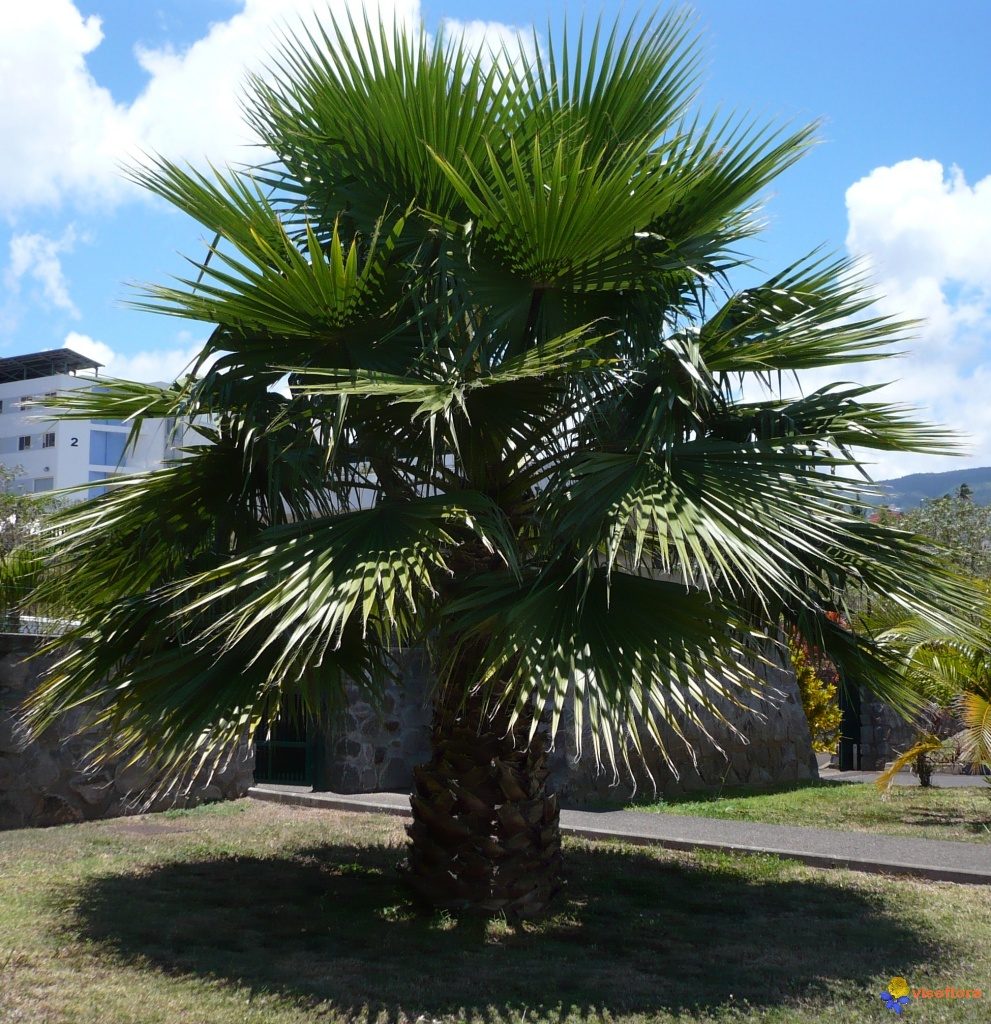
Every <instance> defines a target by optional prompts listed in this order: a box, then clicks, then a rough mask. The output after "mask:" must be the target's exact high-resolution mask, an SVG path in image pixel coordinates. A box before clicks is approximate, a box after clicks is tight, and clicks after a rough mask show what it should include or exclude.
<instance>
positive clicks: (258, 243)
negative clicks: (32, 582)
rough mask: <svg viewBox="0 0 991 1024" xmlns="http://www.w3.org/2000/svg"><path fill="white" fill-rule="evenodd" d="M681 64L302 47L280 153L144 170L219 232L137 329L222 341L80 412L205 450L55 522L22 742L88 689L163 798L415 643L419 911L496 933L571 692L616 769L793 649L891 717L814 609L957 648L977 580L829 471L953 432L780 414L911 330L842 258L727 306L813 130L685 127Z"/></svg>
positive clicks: (533, 51) (849, 402) (569, 40)
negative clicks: (937, 638) (884, 612)
mask: <svg viewBox="0 0 991 1024" xmlns="http://www.w3.org/2000/svg"><path fill="white" fill-rule="evenodd" d="M697 61H698V50H697V46H696V44H695V42H694V40H693V37H692V26H691V23H690V21H689V20H688V19H687V18H686V17H685V16H684V15H682V14H670V15H665V16H660V17H652V18H649V19H646V20H641V21H639V22H636V23H634V24H632V25H631V26H629V27H628V28H627V29H626V30H623V29H621V28H620V27H619V26H618V25H617V26H613V27H604V26H602V25H596V26H595V27H594V28H592V29H591V30H589V31H585V30H584V29H579V30H578V32H577V34H574V33H571V34H569V33H568V32H564V33H561V34H555V33H552V34H551V35H550V37H549V38H548V40H547V42H546V43H545V44H544V45H542V46H533V47H530V46H529V45H521V46H520V48H519V52H516V51H513V52H508V51H500V52H498V53H495V54H486V53H479V52H476V51H474V50H472V49H471V48H469V47H468V46H467V45H466V44H465V43H464V42H463V41H460V40H457V39H447V38H443V37H441V36H437V37H435V38H433V39H431V38H430V37H428V36H427V35H426V34H424V33H423V32H419V33H413V34H408V33H406V32H404V31H401V30H400V29H398V28H397V29H391V28H387V27H386V28H378V29H372V28H369V27H368V26H367V25H366V26H364V27H363V28H359V27H356V26H355V25H353V24H344V23H339V24H335V23H333V22H330V23H328V24H326V25H325V26H324V28H323V29H322V30H320V31H316V32H314V33H310V34H306V33H305V32H301V33H300V35H299V36H297V37H291V36H287V37H286V38H285V39H284V40H283V42H282V44H281V45H280V47H279V49H278V50H277V52H276V54H275V56H274V57H273V59H272V66H271V68H270V69H269V73H268V74H266V75H265V76H264V77H255V78H252V79H251V81H250V88H249V92H248V96H247V99H246V101H245V106H246V111H247V116H248V119H249V120H250V123H251V124H252V125H253V127H254V129H255V131H256V132H257V133H258V135H259V137H260V138H261V140H262V141H263V142H264V144H265V146H266V147H267V150H268V151H270V153H271V160H270V161H268V162H262V163H260V164H259V165H258V166H257V167H254V168H249V169H246V170H236V171H234V170H229V171H226V172H222V173H220V172H217V173H210V174H203V173H199V172H196V171H193V170H188V169H183V168H182V167H179V166H177V165H176V164H174V163H171V162H169V161H168V160H166V159H160V158H156V159H153V160H149V162H148V163H147V165H146V166H144V167H142V168H141V169H138V170H136V171H135V172H134V177H135V179H136V180H137V181H138V182H139V183H140V184H141V185H143V186H144V187H146V188H147V189H148V190H149V191H150V192H152V193H154V194H155V195H157V196H159V197H161V198H163V199H165V200H166V201H167V202H169V203H171V204H172V205H173V206H175V207H176V208H177V209H178V210H181V211H183V212H184V213H186V214H189V215H190V216H191V217H193V218H195V219H196V220H197V221H198V222H199V223H200V224H202V225H203V226H204V227H205V228H206V229H207V230H208V231H209V232H210V233H211V234H215V235H216V241H215V242H214V244H213V245H212V246H210V249H209V252H208V254H207V256H206V258H203V259H198V260H193V261H192V265H193V271H192V273H191V275H190V276H189V278H187V279H180V280H178V281H177V282H175V283H173V284H171V285H167V286H150V287H148V288H147V289H146V290H145V291H144V293H143V296H142V297H141V298H140V299H139V300H138V301H137V303H136V304H137V305H138V307H139V308H142V309H145V310H151V311H154V312H157V313H164V314H166V315H169V316H174V317H184V318H187V319H191V320H195V321H198V322H204V323H208V324H211V325H214V327H213V331H212V334H211V335H210V337H209V340H208V341H207V342H206V344H205V345H204V347H203V351H202V353H201V355H200V358H199V362H198V365H197V368H196V371H197V374H199V376H195V377H191V378H190V379H188V380H185V381H183V382H180V383H177V384H176V385H175V386H174V387H172V388H165V389H158V388H154V387H151V386H144V385H125V384H122V383H121V384H117V385H114V384H109V385H107V384H105V385H104V389H103V390H102V391H101V392H100V393H92V394H88V395H81V394H80V393H79V392H74V393H73V396H71V397H69V398H67V399H66V402H67V404H68V406H69V408H68V411H67V413H66V414H67V415H69V416H78V417H87V418H88V417H91V416H100V417H106V416H113V417H123V418H130V419H132V420H133V421H134V423H135V424H136V427H137V426H140V423H141V422H142V421H143V420H145V419H147V418H149V417H172V418H176V419H185V420H187V421H188V420H190V419H197V418H198V419H197V422H200V423H203V424H204V425H203V426H202V428H201V433H203V434H205V435H206V436H207V438H208V440H209V442H210V443H209V444H208V445H202V446H197V445H190V446H188V447H186V448H185V450H184V451H183V452H182V454H181V457H180V458H178V459H177V460H175V461H174V462H172V463H170V464H169V465H167V466H166V467H165V468H163V469H161V470H159V471H157V472H153V473H142V474H136V475H134V476H131V477H127V478H121V479H118V480H115V481H114V482H113V483H112V484H111V485H110V487H109V490H108V493H107V494H106V495H105V496H103V497H101V498H98V499H96V500H93V501H87V502H83V503H81V504H79V505H77V506H75V507H74V508H72V509H70V510H68V511H67V512H65V513H64V514H63V515H62V516H61V517H60V519H59V521H58V523H57V524H56V527H55V530H56V532H55V534H54V535H53V537H54V539H53V542H52V545H51V555H50V558H51V560H52V563H53V566H52V567H53V570H56V571H55V573H54V575H55V576H56V577H57V578H58V580H59V581H60V583H59V586H60V587H61V590H59V591H58V594H57V595H56V594H50V595H49V598H50V599H55V597H56V596H57V597H59V598H60V599H61V600H63V601H64V602H65V603H66V605H67V606H68V607H70V608H72V609H73V616H74V617H75V618H76V619H78V620H79V622H80V624H79V626H78V628H77V629H75V630H74V632H73V633H72V636H71V639H72V640H73V641H74V643H75V646H74V647H73V648H72V649H70V651H69V653H68V654H67V655H66V656H65V657H64V658H63V660H62V661H61V663H60V664H59V665H58V666H57V668H56V669H55V670H54V671H53V672H52V674H51V676H50V677H49V678H48V680H47V681H46V682H45V683H44V685H43V686H42V687H41V688H40V689H39V690H38V692H37V693H36V694H35V696H34V698H33V700H32V702H31V705H30V715H31V719H32V721H33V723H34V724H35V726H36V727H43V726H44V725H45V723H46V722H49V721H50V720H51V719H52V718H53V717H54V716H57V715H58V714H60V713H61V712H62V711H63V710H64V709H65V708H67V707H69V706H71V705H74V704H75V703H77V702H80V701H89V702H92V706H93V707H94V708H95V709H97V710H96V712H95V714H96V715H97V717H98V718H99V719H100V720H101V721H102V722H103V723H105V724H106V725H108V726H110V727H112V738H111V739H110V740H108V741H107V742H106V744H105V745H104V748H103V751H102V752H103V753H114V752H115V751H121V750H128V751H130V752H132V753H133V752H134V751H139V752H143V753H144V755H145V756H147V757H149V758H153V759H154V760H155V762H156V763H157V764H158V765H160V766H161V767H162V768H163V769H167V770H169V771H179V770H180V769H181V768H183V767H184V766H186V765H188V764H189V763H190V760H191V759H193V758H202V759H208V758H209V757H210V756H213V752H215V751H217V750H223V749H229V747H230V745H231V744H232V743H233V742H234V741H236V740H237V739H238V738H239V737H241V736H243V735H244V734H245V733H247V732H250V731H251V730H252V729H254V728H256V727H257V726H258V724H259V723H264V722H268V721H271V720H272V719H273V718H274V717H275V716H276V715H277V714H278V708H279V706H280V704H281V702H282V701H284V700H285V699H286V698H287V696H292V697H293V698H296V697H299V698H301V699H302V702H303V704H304V705H305V706H306V707H307V708H308V709H309V710H310V711H311V712H313V713H320V712H323V711H325V710H327V709H330V710H331V711H333V709H334V708H335V707H336V706H338V705H339V704H340V702H341V701H342V700H343V699H344V694H345V686H346V684H347V682H348V681H349V680H350V681H352V682H353V684H354V685H356V686H358V687H359V688H360V690H361V691H362V692H363V693H364V695H365V696H366V697H367V699H370V700H374V699H376V697H377V696H378V695H380V694H381V693H382V687H383V685H384V683H385V681H387V679H388V678H389V674H390V671H391V668H392V665H393V659H394V655H395V651H396V650H397V649H403V648H409V647H412V646H425V647H426V649H427V650H428V652H429V655H430V659H431V663H432V665H433V668H434V670H435V672H436V679H437V685H436V694H435V712H434V727H433V755H432V757H431V759H430V761H429V762H428V763H427V764H425V765H423V766H422V767H420V768H419V769H418V770H417V772H416V779H415V792H414V794H413V797H412V805H413V815H414V817H413V824H412V826H411V828H410V847H409V857H408V864H407V876H408V877H409V879H410V881H411V882H412V883H413V884H414V886H415V888H416V890H417V891H418V892H419V893H420V894H421V895H422V896H423V897H424V898H425V899H426V900H427V901H429V902H430V903H431V904H433V905H435V906H443V907H449V908H465V909H468V908H471V909H477V910H481V911H483V912H487V913H495V912H504V913H506V914H508V915H513V916H517V917H524V916H527V915H530V914H535V913H538V912H540V911H541V910H542V909H543V908H544V907H546V906H547V904H548V902H549V901H550V899H551V898H552V896H553V894H554V892H555V891H556V889H557V887H558V885H559V877H560V859H561V856H560V836H559V829H558V808H557V803H556V800H555V797H554V796H553V795H552V794H549V793H548V792H547V788H546V785H545V779H546V774H547V748H548V745H549V744H550V743H551V742H552V740H553V737H554V735H555V733H556V731H557V729H558V725H559V721H560V719H561V715H562V711H563V709H564V708H565V705H566V704H570V705H571V707H572V708H573V711H574V716H575V721H576V729H577V732H578V735H579V736H581V735H582V734H583V732H585V731H586V730H587V731H588V732H590V734H591V737H592V740H591V746H592V750H591V756H593V757H594V758H596V760H597V761H600V762H605V763H608V764H610V765H612V766H613V767H615V766H616V765H620V766H622V763H623V760H624V758H626V757H628V756H630V753H631V751H632V753H634V754H635V753H636V752H637V750H638V749H639V748H640V747H641V745H642V744H643V743H646V742H655V743H658V744H660V745H662V747H664V749H667V748H668V747H669V746H670V745H671V744H672V743H675V742H677V741H678V737H680V736H685V735H689V734H690V730H691V728H692V727H693V726H697V727H699V728H701V729H703V730H704V729H706V728H708V727H709V726H710V725H711V723H712V722H713V721H714V720H715V721H719V720H720V719H722V718H723V717H724V714H725V711H726V709H727V707H729V706H731V705H733V704H735V703H740V702H742V701H744V700H746V699H747V698H748V696H749V695H750V694H751V693H758V694H760V693H761V692H762V686H763V684H762V683H761V681H760V676H759V674H758V673H756V672H755V666H758V665H759V663H760V659H761V658H763V657H764V656H765V655H766V654H767V652H768V650H769V649H770V648H771V647H773V645H774V643H775V638H776V637H777V636H778V635H779V630H780V629H781V628H782V627H785V628H787V629H788V630H795V631H797V632H798V633H799V634H800V635H802V636H804V637H806V638H807V639H808V640H809V642H810V643H813V644H814V645H815V646H817V647H818V648H820V649H822V650H824V651H825V652H826V653H827V654H828V656H829V657H830V658H831V659H832V660H833V662H834V663H835V664H836V665H837V666H838V667H839V668H840V669H841V671H842V672H843V673H844V676H845V677H846V678H847V679H849V680H855V679H858V678H861V677H863V676H864V674H865V673H869V674H870V675H871V676H872V685H873V687H874V689H875V690H876V691H878V692H881V693H883V694H885V695H887V696H889V697H891V698H893V699H898V698H904V697H905V695H906V693H907V690H906V688H905V687H904V686H903V683H902V680H901V678H900V675H899V673H898V670H897V666H893V665H892V664H890V663H889V661H887V660H885V658H884V657H883V656H882V655H883V654H884V652H883V650H882V649H881V648H879V647H878V645H876V644H875V643H874V642H872V641H871V640H870V639H869V638H866V637H862V636H857V635H855V634H851V633H849V632H847V631H846V630H842V629H840V628H838V627H837V626H835V625H834V623H833V622H831V621H830V619H829V616H828V613H829V612H831V611H835V610H837V607H838V598H837V596H836V595H837V594H840V593H842V592H844V590H845V589H847V588H849V587H850V586H852V585H854V584H855V585H856V586H857V587H859V588H862V589H864V590H865V591H867V592H870V593H879V594H882V595H884V597H885V599H888V600H891V601H893V602H895V603H896V604H898V605H900V606H902V607H904V608H905V609H906V610H907V611H911V612H913V613H916V614H918V615H920V616H922V617H923V618H924V619H925V620H926V621H929V622H933V623H937V624H939V625H941V626H942V627H945V628H947V629H955V628H957V627H958V625H959V624H960V623H961V622H962V620H963V615H962V611H961V610H962V609H963V608H964V607H965V606H968V605H969V604H971V603H972V595H971V593H970V591H969V589H968V587H967V585H966V584H965V583H963V582H961V581H960V580H958V579H957V578H956V577H955V576H954V575H953V574H952V573H951V572H949V571H948V570H946V569H944V568H943V566H942V565H941V564H940V562H939V560H938V559H937V558H935V557H933V556H932V555H931V554H930V553H929V552H928V549H927V548H926V546H925V545H924V544H923V543H921V542H919V541H917V540H916V539H915V538H913V537H912V536H910V535H909V534H906V533H903V532H900V531H898V530H896V529H893V528H890V527H886V526H882V525H878V524H872V523H870V522H868V521H867V519H866V517H865V516H864V515H863V514H862V513H861V509H860V507H859V506H858V499H857V497H856V495H857V493H858V491H859V490H860V489H861V487H862V483H861V477H860V470H861V467H860V463H859V461H858V456H857V455H856V454H855V452H854V451H853V450H852V448H851V446H852V445H857V446H859V447H860V448H861V449H876V450H882V451H885V450H888V451H890V450H895V451H921V452H928V451H944V450H945V449H946V447H947V445H948V444H949V442H948V439H947V438H946V437H945V436H944V435H943V434H942V433H941V432H940V431H938V430H935V429H931V428H929V427H926V426H924V425H921V424H918V423H915V422H913V421H912V420H911V419H909V418H907V417H906V416H905V415H904V414H903V413H902V411H901V410H899V409H898V408H896V407H893V406H891V405H888V404H885V403H883V402H880V401H878V400H877V399H876V397H875V396H874V395H873V394H872V389H870V388H865V387H857V386H853V385H834V386H830V387H824V388H821V389H819V390H816V391H814V392H813V393H811V394H808V395H804V396H800V397H788V396H787V395H786V394H784V393H783V392H782V391H781V390H780V389H779V388H777V387H776V385H778V384H781V383H782V382H783V381H784V380H785V379H786V376H787V375H788V374H791V373H792V372H797V371H802V370H807V369H814V368H816V369H817V368H822V367H828V366H832V365H836V364H841V363H848V362H850V361H856V360H867V359H875V358H878V357H880V356H881V355H882V354H883V352H884V351H885V346H886V345H887V344H888V343H889V342H891V341H892V340H895V339H899V338H901V337H903V336H904V334H905V330H906V328H905V325H904V324H899V323H892V322H889V321H888V320H885V319H881V318H878V317H876V316H874V315H873V314H871V313H870V312H869V309H868V307H869V303H870V297H869V296H866V295H865V294H864V292H863V290H862V283H861V282H860V281H859V280H858V279H857V277H856V274H854V273H853V272H852V271H851V268H850V267H848V266H847V264H846V263H844V262H843V261H830V260H824V259H822V258H818V257H811V258H808V259H805V260H802V261H800V262H797V263H795V264H794V265H793V266H790V267H788V268H787V269H786V270H784V271H782V272H780V273H778V274H776V275H774V276H773V277H771V278H770V279H768V280H767V281H766V282H764V283H762V284H757V285H754V286H751V287H747V288H745V289H743V290H737V291H733V290H732V289H731V287H730V284H729V275H730V273H731V272H732V271H733V270H734V268H737V267H739V266H740V265H741V264H742V263H743V262H744V258H743V257H742V256H741V255H739V252H740V249H741V246H742V245H743V243H744V242H745V241H746V239H747V238H748V237H750V236H751V235H752V234H753V233H754V232H755V231H756V230H757V226H758V221H757V218H756V214H757V211H758V209H759V201H760V196H761V194H762V192H763V190H764V189H765V187H766V186H767V185H768V184H769V183H770V182H771V181H772V180H773V179H774V178H775V177H776V176H777V175H778V174H779V173H781V172H782V171H783V170H784V169H785V168H787V167H789V166H790V165H791V164H792V163H793V162H794V161H795V160H796V159H798V158H799V156H800V155H801V154H802V153H803V152H804V151H805V150H806V149H807V147H808V146H809V144H810V142H811V140H812V129H811V128H801V129H799V130H797V131H794V132H784V133H780V132H776V131H773V130H768V129H764V128H762V127H761V126H759V125H754V124H751V123H749V122H746V121H735V120H728V121H726V122H722V121H716V120H712V121H702V120H700V119H699V118H698V116H697V115H695V114H693V112H692V108H691V91H692V88H693V82H694V79H695V70H696V65H697ZM280 382H283V383H284V384H285V386H284V387H282V388H281V389H280V387H279V386H278V385H279V384H280ZM839 610H841V611H842V608H840V609H839ZM672 737H673V739H672Z"/></svg>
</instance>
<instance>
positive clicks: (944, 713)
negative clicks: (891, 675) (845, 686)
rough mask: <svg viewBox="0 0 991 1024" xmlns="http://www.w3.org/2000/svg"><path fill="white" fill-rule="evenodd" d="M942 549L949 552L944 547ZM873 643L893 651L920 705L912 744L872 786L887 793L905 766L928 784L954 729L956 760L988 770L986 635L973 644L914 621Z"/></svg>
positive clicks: (990, 660) (990, 704) (990, 672)
mask: <svg viewBox="0 0 991 1024" xmlns="http://www.w3.org/2000/svg"><path fill="white" fill-rule="evenodd" d="M940 550H942V551H943V552H944V553H945V554H946V555H949V554H951V551H950V549H948V548H941V549H940ZM974 586H975V588H979V589H981V590H983V592H984V593H985V597H986V600H987V599H988V597H991V589H989V585H988V583H987V582H986V581H980V580H975V581H974ZM882 615H883V613H882ZM988 618H989V609H988V608H985V610H984V621H985V622H986V621H988ZM877 640H878V642H879V643H880V644H882V645H885V646H887V647H888V648H889V649H890V650H891V652H892V657H894V658H900V659H901V660H902V664H903V666H904V675H905V678H906V680H907V681H909V682H910V684H911V685H912V686H913V687H914V688H915V690H916V692H917V694H918V696H919V701H920V708H919V710H918V712H917V713H916V716H915V722H916V728H917V730H918V735H917V737H916V742H915V743H914V744H913V745H912V746H911V747H910V748H909V749H908V750H906V751H904V752H903V753H902V754H901V755H900V756H899V757H897V758H896V759H895V760H894V761H893V762H892V764H891V766H890V767H889V768H888V769H887V770H886V771H885V772H884V773H882V775H881V776H880V777H879V778H878V780H877V782H876V785H877V787H878V789H879V790H880V791H881V792H882V793H887V792H888V791H889V790H890V788H891V786H892V785H893V783H894V780H895V778H896V776H897V775H898V773H899V772H900V771H901V770H902V769H903V768H904V767H905V766H906V765H908V764H914V766H915V772H916V774H917V775H918V776H919V784H920V785H922V786H929V785H931V777H932V771H933V764H932V761H931V755H933V754H935V753H937V752H938V751H940V750H942V749H943V748H944V746H945V745H946V741H947V739H948V738H949V736H950V733H951V731H953V730H958V731H957V735H956V738H957V740H958V741H959V756H960V759H961V760H962V761H963V762H964V763H968V764H970V765H971V766H972V767H973V768H976V769H977V770H978V771H984V770H987V769H988V768H991V651H989V648H988V638H987V635H985V636H984V638H983V640H982V641H981V642H980V643H978V644H974V643H973V642H972V641H970V642H968V641H966V640H963V639H961V638H960V637H959V635H958V634H954V633H948V632H946V631H945V630H943V629H940V628H939V627H936V628H934V627H932V626H931V625H930V624H928V623H926V622H924V621H922V620H920V619H919V618H916V617H913V618H910V619H907V620H905V621H902V622H897V623H894V624H893V625H891V626H890V627H889V628H888V629H885V630H883V631H881V632H879V633H878V634H877ZM960 726H962V728H960Z"/></svg>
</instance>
